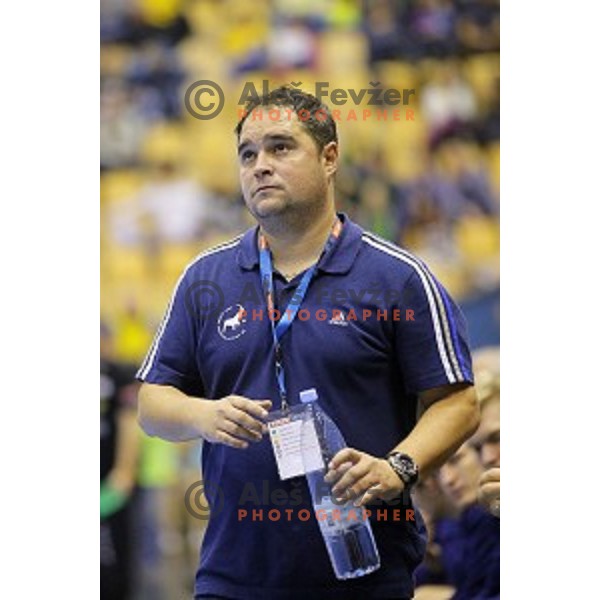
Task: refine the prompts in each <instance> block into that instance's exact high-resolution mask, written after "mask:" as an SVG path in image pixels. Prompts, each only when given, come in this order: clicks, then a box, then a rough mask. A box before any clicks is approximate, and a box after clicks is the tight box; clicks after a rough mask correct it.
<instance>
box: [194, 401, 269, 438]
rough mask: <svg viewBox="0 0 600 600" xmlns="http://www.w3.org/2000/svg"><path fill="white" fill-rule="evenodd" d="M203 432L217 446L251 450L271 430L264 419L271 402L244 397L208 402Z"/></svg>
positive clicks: (205, 405)
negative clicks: (268, 429)
mask: <svg viewBox="0 0 600 600" xmlns="http://www.w3.org/2000/svg"><path fill="white" fill-rule="evenodd" d="M203 404H204V406H203V409H204V414H203V417H202V424H201V425H200V432H201V435H202V437H203V438H204V439H205V440H207V441H209V442H213V443H217V444H225V445H226V446H231V447H232V448H247V447H248V445H249V444H248V442H260V441H261V439H262V436H263V434H264V433H266V432H267V426H266V425H265V424H264V419H265V418H266V417H267V415H268V414H269V412H268V411H269V410H270V408H271V406H272V402H271V400H250V399H249V398H244V397H243V396H234V395H232V396H225V398H221V399H220V400H204V401H203Z"/></svg>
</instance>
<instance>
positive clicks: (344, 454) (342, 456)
mask: <svg viewBox="0 0 600 600" xmlns="http://www.w3.org/2000/svg"><path fill="white" fill-rule="evenodd" d="M361 454H362V453H361V452H359V451H358V450H355V449H354V448H343V449H342V450H340V451H339V452H338V453H337V454H336V455H335V456H334V457H333V458H332V459H331V461H330V463H329V465H328V466H329V468H330V469H337V468H338V467H339V466H340V465H341V464H342V463H345V462H351V463H356V462H358V461H359V460H360V457H361Z"/></svg>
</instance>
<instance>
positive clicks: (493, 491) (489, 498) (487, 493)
mask: <svg viewBox="0 0 600 600" xmlns="http://www.w3.org/2000/svg"><path fill="white" fill-rule="evenodd" d="M479 502H480V503H481V504H483V505H484V506H485V507H486V508H487V510H488V511H489V512H491V513H492V514H493V515H494V516H495V517H500V468H499V467H498V468H493V469H488V470H487V471H485V472H484V473H483V475H482V476H481V479H480V480H479Z"/></svg>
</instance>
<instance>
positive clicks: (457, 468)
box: [439, 444, 483, 510]
mask: <svg viewBox="0 0 600 600" xmlns="http://www.w3.org/2000/svg"><path fill="white" fill-rule="evenodd" d="M482 471H483V469H482V466H481V463H480V462H479V457H478V455H477V452H476V450H475V449H474V448H473V447H472V446H470V445H469V444H463V445H462V446H461V447H460V448H459V449H458V450H457V452H456V453H455V454H454V456H452V457H451V458H450V459H449V460H448V461H447V462H446V464H445V465H444V466H443V467H442V468H441V469H440V476H439V479H440V484H441V485H442V489H443V490H444V492H445V493H446V494H447V496H448V497H449V498H450V500H451V501H452V503H453V504H454V505H455V506H456V507H457V508H459V509H460V510H462V509H464V508H466V507H467V506H469V505H470V504H474V503H475V502H476V501H477V490H478V487H479V477H480V476H481V473H482Z"/></svg>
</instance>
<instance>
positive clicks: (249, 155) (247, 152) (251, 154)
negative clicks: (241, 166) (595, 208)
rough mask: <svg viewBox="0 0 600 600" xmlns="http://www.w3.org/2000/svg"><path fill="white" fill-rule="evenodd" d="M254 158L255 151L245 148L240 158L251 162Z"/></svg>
mask: <svg viewBox="0 0 600 600" xmlns="http://www.w3.org/2000/svg"><path fill="white" fill-rule="evenodd" d="M253 158H254V152H252V150H244V152H242V154H241V155H240V160H241V161H242V162H244V163H246V162H249V161H250V160H252V159H253Z"/></svg>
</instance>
